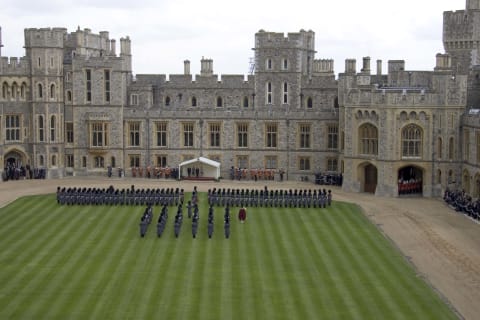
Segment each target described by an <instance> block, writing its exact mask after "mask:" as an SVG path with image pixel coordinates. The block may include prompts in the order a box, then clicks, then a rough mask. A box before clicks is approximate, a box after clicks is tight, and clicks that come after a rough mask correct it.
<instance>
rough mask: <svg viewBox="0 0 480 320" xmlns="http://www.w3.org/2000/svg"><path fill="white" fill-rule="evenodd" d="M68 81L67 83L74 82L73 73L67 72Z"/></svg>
mask: <svg viewBox="0 0 480 320" xmlns="http://www.w3.org/2000/svg"><path fill="white" fill-rule="evenodd" d="M66 81H67V82H71V81H72V73H71V72H67V74H66Z"/></svg>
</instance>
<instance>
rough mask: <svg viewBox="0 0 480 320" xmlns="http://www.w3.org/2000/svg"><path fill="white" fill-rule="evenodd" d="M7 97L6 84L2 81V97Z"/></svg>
mask: <svg viewBox="0 0 480 320" xmlns="http://www.w3.org/2000/svg"><path fill="white" fill-rule="evenodd" d="M7 97H8V84H7V83H6V82H4V83H3V84H2V98H3V99H7Z"/></svg>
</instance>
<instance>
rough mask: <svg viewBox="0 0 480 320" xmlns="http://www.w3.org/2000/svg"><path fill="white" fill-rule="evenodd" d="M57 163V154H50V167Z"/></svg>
mask: <svg viewBox="0 0 480 320" xmlns="http://www.w3.org/2000/svg"><path fill="white" fill-rule="evenodd" d="M56 165H57V156H56V155H52V167H55V166H56Z"/></svg>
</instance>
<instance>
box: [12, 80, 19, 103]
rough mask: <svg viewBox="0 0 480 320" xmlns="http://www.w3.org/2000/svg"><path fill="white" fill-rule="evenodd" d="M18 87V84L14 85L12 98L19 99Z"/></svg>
mask: <svg viewBox="0 0 480 320" xmlns="http://www.w3.org/2000/svg"><path fill="white" fill-rule="evenodd" d="M17 91H18V85H17V83H16V82H14V83H13V84H12V98H13V99H15V98H17Z"/></svg>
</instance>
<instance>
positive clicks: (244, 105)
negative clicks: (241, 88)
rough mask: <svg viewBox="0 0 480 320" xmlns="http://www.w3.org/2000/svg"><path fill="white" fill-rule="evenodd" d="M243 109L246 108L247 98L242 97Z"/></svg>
mask: <svg viewBox="0 0 480 320" xmlns="http://www.w3.org/2000/svg"><path fill="white" fill-rule="evenodd" d="M243 107H244V108H248V97H243Z"/></svg>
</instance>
